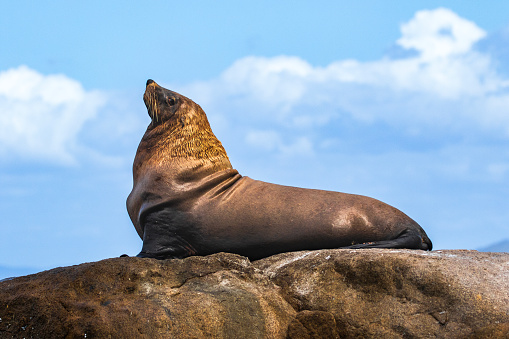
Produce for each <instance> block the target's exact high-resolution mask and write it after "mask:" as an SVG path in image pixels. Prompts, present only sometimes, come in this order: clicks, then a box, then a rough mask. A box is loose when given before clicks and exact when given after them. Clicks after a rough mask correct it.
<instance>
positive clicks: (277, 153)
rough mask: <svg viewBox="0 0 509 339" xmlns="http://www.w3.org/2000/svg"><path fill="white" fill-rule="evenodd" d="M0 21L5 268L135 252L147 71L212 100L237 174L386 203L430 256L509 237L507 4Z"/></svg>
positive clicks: (290, 5) (108, 7) (0, 201)
mask: <svg viewBox="0 0 509 339" xmlns="http://www.w3.org/2000/svg"><path fill="white" fill-rule="evenodd" d="M0 12H1V13H3V14H2V15H1V20H0V46H2V47H1V52H0V157H1V158H0V159H1V161H0V213H1V215H2V218H1V220H0V229H1V230H2V237H1V240H0V266H7V267H31V268H34V269H46V268H52V267H55V266H64V265H72V264H79V263H82V262H86V261H94V260H100V259H103V258H107V257H114V256H118V255H120V254H122V253H127V254H130V255H135V254H137V253H138V251H139V250H140V248H141V240H140V239H139V238H138V236H137V234H136V232H135V230H134V227H133V226H132V224H131V222H130V220H129V218H128V216H127V211H126V209H125V199H126V197H127V195H128V194H129V192H130V189H131V186H132V178H131V165H132V160H133V158H134V154H135V151H136V147H137V145H138V143H139V140H140V139H141V136H142V135H143V133H144V130H145V128H146V126H147V125H148V123H149V117H148V115H147V113H146V109H145V107H144V105H143V101H142V99H141V97H142V94H143V91H144V87H145V81H146V80H147V79H148V78H152V79H154V80H156V81H157V82H158V83H160V84H162V85H164V86H166V87H168V88H171V89H173V90H176V91H179V92H181V93H182V94H184V95H186V96H188V97H190V98H192V99H193V100H195V101H196V102H197V103H199V104H200V105H201V106H202V107H203V108H204V110H205V111H206V112H207V114H208V116H209V120H210V122H211V125H212V128H213V130H214V132H215V133H216V135H217V136H218V138H219V139H220V140H221V141H222V142H223V145H224V146H225V148H226V150H227V152H228V154H229V157H230V160H231V161H232V164H233V165H234V167H235V168H237V169H238V170H239V171H240V172H241V173H242V174H244V175H247V176H250V177H252V178H255V179H260V180H265V181H269V182H275V183H280V184H286V185H292V186H302V187H310V188H321V189H328V190H335V191H342V192H349V193H357V194H363V195H368V196H371V197H374V198H378V199H380V200H382V201H385V202H387V203H389V204H391V205H394V206H395V207H397V208H399V209H401V210H402V211H404V212H405V213H407V214H408V215H409V216H411V217H412V218H413V219H415V220H416V221H417V222H419V223H420V224H421V225H422V226H423V227H424V228H425V230H426V231H427V232H428V235H429V236H430V237H431V239H432V240H433V242H434V245H435V248H437V249H444V248H452V249H454V248H466V249H476V248H481V247H484V246H486V245H489V244H492V243H496V242H498V241H500V240H503V239H508V238H509V227H508V223H509V203H508V200H507V196H508V193H509V147H508V146H509V61H508V60H509V47H507V46H509V19H507V13H509V2H507V1H490V2H485V3H483V5H482V8H481V6H480V5H478V4H477V3H475V2H465V1H412V2H401V3H398V6H392V7H390V6H387V4H385V3H381V2H377V1H356V2H355V3H353V2H344V3H342V2H321V3H316V2H314V3H312V4H311V3H310V2H304V1H291V2H290V1H279V2H277V3H274V2H269V1H257V2H253V3H251V4H246V3H240V2H238V1H237V2H234V1H221V2H205V1H202V2H200V1H188V2H185V3H182V2H178V3H169V2H163V1H153V2H150V3H144V2H136V3H134V2H133V3H128V4H127V3H125V2H119V1H110V2H107V3H104V2H98V1H89V2H87V3H79V4H78V3H69V2H64V1H52V2H50V3H42V2H35V3H34V2H28V1H18V2H2V3H1V4H0ZM6 13H8V15H7V14H6Z"/></svg>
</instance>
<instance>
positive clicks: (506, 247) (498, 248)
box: [479, 239, 509, 252]
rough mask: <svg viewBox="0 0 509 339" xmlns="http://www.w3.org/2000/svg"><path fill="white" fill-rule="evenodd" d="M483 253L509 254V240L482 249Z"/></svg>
mask: <svg viewBox="0 0 509 339" xmlns="http://www.w3.org/2000/svg"><path fill="white" fill-rule="evenodd" d="M479 251H481V252H509V239H505V240H502V241H500V242H497V243H495V244H492V245H489V246H486V247H483V248H480V249H479Z"/></svg>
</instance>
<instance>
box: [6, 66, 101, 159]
mask: <svg viewBox="0 0 509 339" xmlns="http://www.w3.org/2000/svg"><path fill="white" fill-rule="evenodd" d="M105 102H106V97H105V95H104V94H102V93H100V92H99V91H86V90H84V89H83V87H82V86H81V84H80V83H79V82H78V81H76V80H73V79H70V78H68V77H67V76H65V75H43V74H40V73H39V72H37V71H35V70H32V69H30V68H28V67H27V66H20V67H18V68H13V69H9V70H7V71H4V72H1V73H0V112H1V113H0V154H1V155H2V156H3V157H4V159H5V158H7V157H9V158H12V159H18V160H27V159H28V160H40V161H50V162H53V163H59V164H73V163H75V162H76V158H75V154H74V153H75V150H76V147H77V141H76V139H77V135H78V133H79V132H80V130H81V129H82V127H83V125H84V123H85V122H86V121H88V120H90V119H92V118H94V117H95V116H96V114H97V112H98V110H99V109H100V108H101V107H102V106H103V105H104V104H105Z"/></svg>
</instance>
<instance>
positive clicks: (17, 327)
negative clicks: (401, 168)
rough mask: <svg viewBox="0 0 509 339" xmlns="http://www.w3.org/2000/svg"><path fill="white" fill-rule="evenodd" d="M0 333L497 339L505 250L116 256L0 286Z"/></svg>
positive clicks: (505, 308) (506, 320)
mask: <svg viewBox="0 0 509 339" xmlns="http://www.w3.org/2000/svg"><path fill="white" fill-rule="evenodd" d="M0 318H1V320H0V338H11V337H14V338H22V337H25V338H30V337H32V338H109V337H110V338H202V337H212V338H359V337H363V338H435V337H438V338H462V337H478V338H507V337H509V254H507V253H479V252H476V251H434V252H424V251H412V250H390V249H387V250H384V249H370V250H321V251H304V252H292V253H283V254H279V255H276V256H273V257H269V258H266V259H262V260H258V261H255V262H250V261H249V260H248V259H246V258H244V257H241V256H238V255H234V254H228V253H218V254H214V255H210V256H206V257H189V258H186V259H182V260H178V259H175V260H164V261H157V260H154V259H141V258H129V257H126V258H115V259H107V260H102V261H99V262H95V263H86V264H82V265H78V266H71V267H65V268H56V269H53V270H50V271H45V272H41V273H38V274H34V275H29V276H25V277H19V278H13V279H10V280H4V281H1V282H0Z"/></svg>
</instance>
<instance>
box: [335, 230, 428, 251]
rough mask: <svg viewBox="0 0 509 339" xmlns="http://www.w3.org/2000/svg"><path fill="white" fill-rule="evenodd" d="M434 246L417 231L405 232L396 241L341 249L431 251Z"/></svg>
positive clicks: (382, 241) (368, 243)
mask: <svg viewBox="0 0 509 339" xmlns="http://www.w3.org/2000/svg"><path fill="white" fill-rule="evenodd" d="M432 247H433V245H432V244H431V241H430V240H429V238H428V237H427V236H426V235H424V236H422V235H421V234H420V233H419V232H418V231H416V230H405V231H403V232H402V233H400V235H399V236H398V237H396V238H394V239H390V240H381V241H373V242H366V243H362V244H355V245H351V246H346V247H341V248H352V249H362V248H407V249H415V250H425V251H431V249H432Z"/></svg>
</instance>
